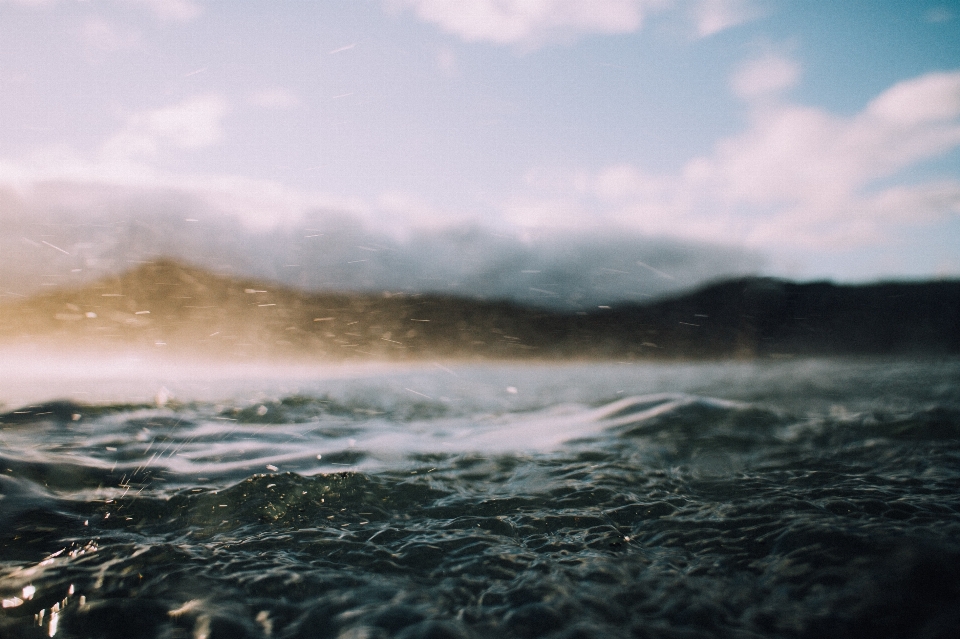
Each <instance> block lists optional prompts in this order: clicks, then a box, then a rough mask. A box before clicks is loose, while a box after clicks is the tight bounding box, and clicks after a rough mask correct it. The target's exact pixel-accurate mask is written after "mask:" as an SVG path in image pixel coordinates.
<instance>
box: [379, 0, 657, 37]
mask: <svg viewBox="0 0 960 639" xmlns="http://www.w3.org/2000/svg"><path fill="white" fill-rule="evenodd" d="M397 4H399V5H400V6H407V7H410V8H411V9H413V11H414V12H415V13H416V14H417V15H418V16H419V17H420V18H421V19H422V20H425V21H427V22H432V23H434V24H437V25H439V26H440V27H441V28H443V29H444V30H446V31H449V32H452V33H454V34H456V35H459V36H460V37H462V38H463V39H464V40H467V41H468V42H477V41H490V42H495V43H498V44H513V43H519V42H525V43H537V42H539V41H541V40H543V39H545V38H548V37H551V36H553V35H556V34H558V33H560V34H563V33H626V32H630V31H634V30H636V29H637V28H639V27H640V23H641V20H642V19H643V13H644V9H645V5H646V4H647V3H645V2H642V0H594V1H592V2H582V1H581V0H398V2H397Z"/></svg>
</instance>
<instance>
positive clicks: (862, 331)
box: [0, 260, 960, 360]
mask: <svg viewBox="0 0 960 639" xmlns="http://www.w3.org/2000/svg"><path fill="white" fill-rule="evenodd" d="M0 343H4V344H8V345H9V344H14V343H17V344H24V343H28V344H40V345H44V346H52V347H56V348H78V349H83V350H90V349H93V350H113V349H117V350H121V349H130V348H143V349H152V350H155V349H164V350H167V351H172V352H177V353H185V354H198V355H200V354H209V355H219V356H228V357H259V356H285V357H296V358H308V359H332V360H341V359H352V358H365V359H368V358H382V359H429V358H491V359H529V358H542V359H560V358H605V359H636V358H657V359H661V358H666V359H677V358H694V359H698V358H727V357H779V356H792V355H852V354H929V355H937V354H948V353H958V352H960V282H956V281H935V282H920V283H879V284H870V285H858V286H852V285H836V284H832V283H828V282H815V283H806V284H797V283H792V282H786V281H781V280H775V279H769V278H746V279H738V280H732V281H725V282H720V283H716V284H712V285H709V286H706V287H704V288H702V289H699V290H697V291H693V292H691V293H688V294H684V295H680V296H677V297H674V298H670V299H665V300H660V301H657V302H652V303H649V304H643V305H640V304H627V305H620V306H614V307H613V308H606V307H600V308H596V309H593V310H591V311H587V312H580V313H565V312H558V311H549V310H544V309H541V308H531V307H524V306H521V305H518V304H516V303H511V302H491V301H478V300H471V299H464V298H457V297H450V296H441V295H426V294H424V295H407V294H389V293H384V294H383V295H369V294H353V293H310V292H304V291H298V290H295V289H291V288H286V287H283V286H278V285H275V284H271V283H266V282H262V281H256V280H247V279H242V278H233V277H224V276H220V275H215V274H213V273H210V272H208V271H204V270H201V269H198V268H194V267H191V266H187V265H184V264H181V263H178V262H174V261H170V260H158V261H156V262H153V263H149V264H144V265H142V266H141V267H139V268H136V269H134V270H132V271H130V272H127V273H125V274H123V275H120V276H116V277H109V278H106V279H103V280H101V281H99V282H97V283H94V284H92V285H90V286H86V287H83V288H78V289H72V290H57V291H53V292H50V293H46V294H43V295H38V296H36V297H32V298H29V299H27V300H23V301H21V302H18V303H14V304H6V305H4V306H0Z"/></svg>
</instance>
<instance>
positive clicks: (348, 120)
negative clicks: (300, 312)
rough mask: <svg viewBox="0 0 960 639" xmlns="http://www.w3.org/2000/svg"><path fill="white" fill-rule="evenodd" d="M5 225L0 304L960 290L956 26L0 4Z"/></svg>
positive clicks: (721, 12)
mask: <svg viewBox="0 0 960 639" xmlns="http://www.w3.org/2000/svg"><path fill="white" fill-rule="evenodd" d="M0 224H2V228H0V251H3V253H0V285H2V286H0V287H2V288H4V290H5V291H6V293H5V294H10V295H13V294H17V293H19V294H23V293H24V292H28V291H29V290H33V289H35V288H36V287H37V286H40V285H58V284H63V283H69V282H70V281H71V278H72V279H77V278H82V277H85V276H88V275H90V276H92V275H95V274H97V273H101V272H103V271H107V270H118V269H121V268H123V267H124V266H125V265H126V264H129V263H131V262H137V261H138V260H142V259H147V258H151V257H155V256H156V255H157V254H159V253H173V254H177V255H178V256H180V257H187V258H188V259H192V260H193V261H196V262H198V263H202V264H207V265H212V266H218V265H219V266H221V267H224V268H227V267H229V269H231V270H234V271H237V272H250V273H253V274H258V275H262V276H267V277H276V278H279V279H283V280H285V281H288V282H290V283H297V284H302V285H307V286H311V287H315V288H318V287H334V288H365V289H379V288H398V289H406V290H415V289H423V288H427V289H437V290H451V291H461V292H464V293H468V294H483V295H487V296H497V295H506V296H511V297H517V298H521V299H532V300H534V301H536V300H537V299H538V297H537V296H544V295H547V292H549V293H550V294H551V296H552V297H556V298H557V299H567V298H568V297H569V298H570V299H571V300H579V301H578V302H577V303H587V302H591V303H592V302H595V301H602V300H604V299H614V298H617V297H623V298H630V299H639V298H642V297H644V296H646V295H653V294H658V293H660V292H662V291H663V290H668V289H670V288H675V287H681V286H689V285H693V284H696V283H697V282H700V281H704V280H709V279H716V278H718V277H723V276H726V275H732V274H738V273H765V274H772V275H777V276H785V277H790V278H794V279H812V278H831V279H835V280H839V281H863V280H873V279H878V278H916V277H943V276H948V277H957V276H960V3H958V2H924V1H918V0H914V1H911V2H908V1H903V2H899V1H889V2H853V1H850V2H842V3H834V2H788V1H775V0H591V1H590V2H583V1H578V0H341V1H335V0H329V1H326V0H317V1H315V2H307V1H300V2H292V1H291V2H260V1H257V0H243V1H238V2H226V1H220V2H204V1H202V0H125V1H124V0H88V1H76V0H0ZM136 225H140V226H139V227H137V226H136ZM135 227H136V228H141V227H143V228H144V229H146V230H140V231H136V230H134V231H132V230H131V229H134V228H135ZM311 236H312V237H311ZM131 238H132V239H131ZM306 240H311V241H313V244H310V243H309V242H307V241H306ZM50 245H52V247H51V246H50ZM4 255H6V257H5V256H4ZM348 264H349V265H350V266H347V265H348ZM615 274H619V275H615ZM611 277H613V278H614V279H616V278H620V279H619V280H616V281H614V279H610V278H611ZM604 278H606V279H604ZM574 289H575V290H576V291H577V294H576V295H573V296H572V297H571V296H568V295H566V292H565V291H566V290H571V291H573V290H574ZM541 301H542V300H541Z"/></svg>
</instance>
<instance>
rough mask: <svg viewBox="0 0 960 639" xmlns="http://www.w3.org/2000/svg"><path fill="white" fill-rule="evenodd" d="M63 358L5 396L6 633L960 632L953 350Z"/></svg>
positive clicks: (1, 574)
mask: <svg viewBox="0 0 960 639" xmlns="http://www.w3.org/2000/svg"><path fill="white" fill-rule="evenodd" d="M50 364H51V362H50V361H47V362H45V363H44V365H43V366H40V365H39V364H38V365H37V366H35V367H33V368H32V369H31V367H29V366H26V367H24V370H23V374H22V375H21V376H19V378H18V376H15V375H11V374H9V373H8V374H5V375H4V376H3V383H2V385H0V397H2V399H3V401H4V406H3V407H2V410H3V411H4V412H3V414H2V415H0V422H2V426H0V445H2V447H0V450H2V455H0V457H2V458H0V491H2V494H3V498H2V499H0V522H2V523H0V596H2V599H3V606H4V607H3V609H2V613H0V631H2V634H3V636H4V637H7V636H9V637H40V636H58V637H59V636H63V637H121V636H123V637H129V636H143V637H175V636H187V637H189V636H207V637H290V638H293V637H361V636H363V637H394V636H396V637H493V636H496V637H540V636H544V637H661V636H663V637H673V636H708V637H709V636H714V637H744V636H776V637H813V636H852V637H859V636H863V637H866V636H870V637H878V636H879V637H902V636H930V637H947V636H953V634H954V633H955V632H956V630H957V629H958V628H960V615H958V614H957V612H956V611H957V610H958V609H960V607H958V603H960V579H958V578H957V574H960V571H958V568H960V547H958V545H957V543H956V539H957V538H958V533H960V497H958V496H960V472H958V469H960V464H958V462H960V391H958V389H960V362H957V361H956V360H955V359H950V360H930V361H918V360H893V359H887V360H879V359H864V360H853V359H848V360H843V359H822V360H795V361H788V362H743V363H736V362H728V363H689V364H617V363H606V364H598V363H595V364H576V363H569V364H526V365H521V364H477V363H473V364H469V363H463V362H433V363H422V364H417V365H406V366H400V365H389V366H388V365H353V366H347V365H341V366H328V367H313V368H307V367H301V368H284V367H282V366H279V365H278V366H275V367H267V366H259V367H258V366H250V367H248V368H243V367H236V366H231V367H229V368H226V367H225V368H219V369H218V368H217V367H215V366H213V365H211V364H206V365H199V364H198V365H196V366H193V367H189V366H181V367H180V368H177V367H176V366H173V365H172V363H170V362H167V363H166V364H165V363H163V362H162V361H160V360H157V361H153V362H149V361H147V362H145V361H143V360H141V361H139V362H136V361H132V360H130V361H128V362H127V368H123V367H122V366H121V367H119V368H111V365H110V363H109V362H104V363H101V365H102V368H100V369H97V368H96V366H95V363H92V364H94V366H93V368H88V369H87V370H86V374H85V375H84V374H81V369H82V366H81V365H80V364H77V365H76V368H74V369H70V368H69V367H66V366H64V362H62V361H61V362H60V367H59V368H56V367H54V368H45V367H47V366H50ZM116 365H117V362H113V364H112V366H116ZM5 370H7V371H9V370H10V369H9V368H5ZM71 370H72V371H73V373H72V374H71ZM44 371H46V373H44ZM53 400H57V401H53Z"/></svg>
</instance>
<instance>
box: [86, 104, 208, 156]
mask: <svg viewBox="0 0 960 639" xmlns="http://www.w3.org/2000/svg"><path fill="white" fill-rule="evenodd" d="M226 111H227V104H226V102H225V101H224V100H223V99H222V98H220V97H219V96H216V95H204V96H195V97H192V98H188V99H186V100H184V101H183V102H180V103H179V104H175V105H173V106H169V107H164V108H160V109H153V110H150V111H144V112H141V113H135V114H133V115H131V116H130V117H128V118H127V122H126V125H125V126H124V127H123V129H121V130H120V131H119V132H118V133H117V134H115V135H114V136H113V137H111V138H110V139H108V140H107V141H106V142H105V143H104V145H103V148H102V154H103V156H104V158H105V159H108V160H111V161H123V160H124V159H145V160H154V159H157V158H158V157H159V155H160V151H161V149H162V148H163V147H164V146H170V147H175V148H199V147H204V146H210V145H212V144H215V143H217V142H218V141H219V140H220V138H221V137H222V135H223V132H222V129H221V126H220V121H221V119H222V118H223V116H224V115H225V114H226Z"/></svg>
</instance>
